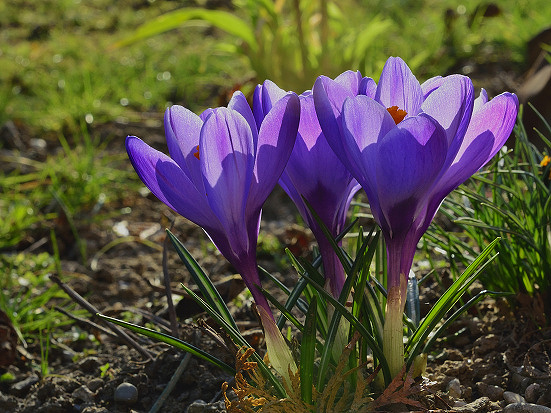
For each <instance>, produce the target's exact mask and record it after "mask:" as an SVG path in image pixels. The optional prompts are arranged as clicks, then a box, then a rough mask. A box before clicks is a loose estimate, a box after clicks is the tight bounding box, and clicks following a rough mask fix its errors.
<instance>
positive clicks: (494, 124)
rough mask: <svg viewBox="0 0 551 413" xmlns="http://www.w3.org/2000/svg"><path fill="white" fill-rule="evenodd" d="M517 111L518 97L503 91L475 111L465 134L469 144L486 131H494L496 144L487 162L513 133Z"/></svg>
mask: <svg viewBox="0 0 551 413" xmlns="http://www.w3.org/2000/svg"><path fill="white" fill-rule="evenodd" d="M483 95H484V94H483ZM483 95H481V96H483ZM483 99H484V98H482V101H483ZM517 113H518V98H517V96H516V95H515V94H513V93H502V94H501V95H499V96H496V97H495V98H493V99H492V100H490V101H489V102H488V103H486V104H483V105H481V106H480V107H479V109H478V110H477V111H476V112H474V113H473V117H472V119H471V123H470V124H469V128H468V129H467V133H466V134H465V139H464V140H465V141H466V144H467V145H468V144H469V142H471V141H473V140H474V139H475V138H476V137H477V136H478V135H480V134H482V133H484V132H485V131H490V132H492V134H493V136H494V144H493V146H492V150H491V151H490V153H489V155H488V158H487V160H486V162H487V161H489V160H490V159H491V158H492V157H493V156H494V155H495V154H496V153H497V152H498V151H499V150H500V149H501V147H502V146H503V145H504V144H505V141H506V140H507V138H508V137H509V135H510V134H511V131H512V130H513V127H514V126H515V121H516V119H517Z"/></svg>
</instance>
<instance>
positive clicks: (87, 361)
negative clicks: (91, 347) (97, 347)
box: [78, 356, 101, 372]
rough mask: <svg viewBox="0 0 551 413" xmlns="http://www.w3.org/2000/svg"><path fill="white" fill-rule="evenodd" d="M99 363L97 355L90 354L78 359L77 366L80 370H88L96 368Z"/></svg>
mask: <svg viewBox="0 0 551 413" xmlns="http://www.w3.org/2000/svg"><path fill="white" fill-rule="evenodd" d="M100 365H101V363H100V361H99V359H98V358H97V357H93V356H90V357H86V358H83V359H82V360H80V362H79V363H78V368H79V370H80V371H83V372H89V371H96V370H98V369H99V366H100ZM98 371H99V370H98Z"/></svg>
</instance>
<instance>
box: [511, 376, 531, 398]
mask: <svg viewBox="0 0 551 413" xmlns="http://www.w3.org/2000/svg"><path fill="white" fill-rule="evenodd" d="M511 385H512V388H510V390H512V391H514V392H516V393H518V394H522V393H524V392H525V391H526V388H527V387H528V386H529V385H530V378H529V377H525V376H522V375H520V374H518V373H513V375H512V376H511Z"/></svg>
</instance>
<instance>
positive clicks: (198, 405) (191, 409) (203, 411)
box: [186, 400, 226, 413]
mask: <svg viewBox="0 0 551 413" xmlns="http://www.w3.org/2000/svg"><path fill="white" fill-rule="evenodd" d="M207 412H208V413H226V406H225V404H224V402H223V401H222V400H220V401H219V402H216V403H206V402H204V401H203V400H195V401H194V402H193V403H191V404H190V405H189V406H188V408H187V410H186V413H207Z"/></svg>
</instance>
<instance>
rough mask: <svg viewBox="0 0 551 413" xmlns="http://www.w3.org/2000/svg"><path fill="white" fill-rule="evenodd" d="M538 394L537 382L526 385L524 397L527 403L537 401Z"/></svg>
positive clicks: (539, 389) (539, 392)
mask: <svg viewBox="0 0 551 413" xmlns="http://www.w3.org/2000/svg"><path fill="white" fill-rule="evenodd" d="M540 394H541V386H540V385H539V383H532V384H530V385H529V386H528V387H526V390H525V392H524V397H525V398H526V401H527V402H528V403H535V402H537V401H538V398H539V397H540Z"/></svg>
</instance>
